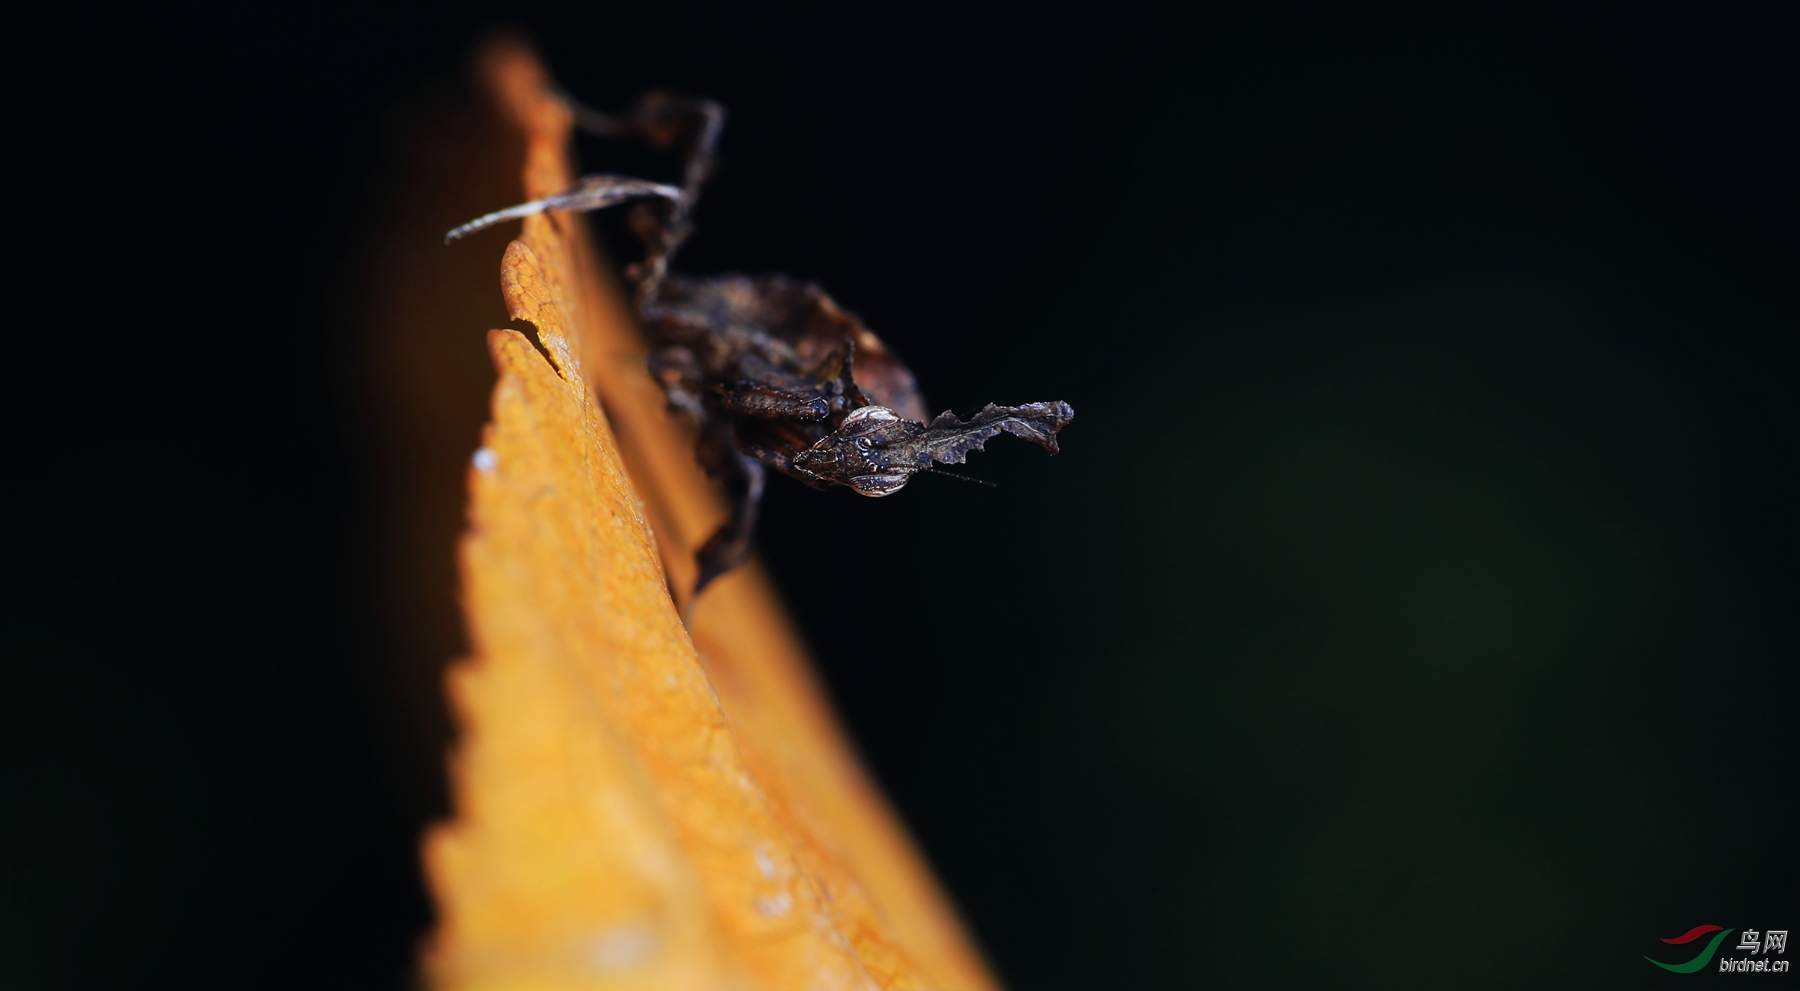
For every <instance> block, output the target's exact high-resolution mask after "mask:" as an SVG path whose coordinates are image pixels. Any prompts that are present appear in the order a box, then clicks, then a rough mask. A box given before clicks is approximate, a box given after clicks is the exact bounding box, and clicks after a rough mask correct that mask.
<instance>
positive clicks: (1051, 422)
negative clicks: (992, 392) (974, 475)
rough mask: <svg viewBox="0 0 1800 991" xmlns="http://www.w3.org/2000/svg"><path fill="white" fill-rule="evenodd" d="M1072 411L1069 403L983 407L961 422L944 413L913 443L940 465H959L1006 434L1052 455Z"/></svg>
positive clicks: (1071, 418) (954, 415) (1072, 415)
mask: <svg viewBox="0 0 1800 991" xmlns="http://www.w3.org/2000/svg"><path fill="white" fill-rule="evenodd" d="M1074 418H1075V411H1074V410H1073V409H1070V408H1069V404H1068V403H1064V402H1054V403H1026V404H1025V405H1023V406H995V405H994V404H993V403H989V404H987V406H985V407H983V408H982V410H981V412H979V413H976V414H975V416H974V418H972V419H970V420H968V421H966V422H965V421H964V420H962V419H961V418H960V417H958V416H957V415H956V414H955V413H951V412H943V413H939V414H938V415H937V418H936V419H934V420H932V421H931V423H929V424H927V425H926V427H925V432H924V433H923V434H921V435H919V437H918V439H917V440H916V441H915V443H916V444H917V445H918V449H919V450H920V451H922V452H923V453H925V454H928V455H930V457H931V460H933V461H936V462H938V463H940V464H947V465H959V464H962V463H963V461H964V460H965V459H967V458H968V456H969V452H970V451H979V450H981V449H982V445H983V444H985V443H987V442H988V441H989V440H991V439H993V438H994V437H996V436H998V435H1000V434H1002V433H1008V434H1012V435H1013V436H1015V437H1023V438H1024V439H1026V440H1028V441H1031V442H1032V443H1033V444H1036V445H1038V446H1039V447H1042V448H1043V449H1044V450H1046V451H1049V452H1050V453H1051V454H1055V453H1056V452H1057V450H1058V448H1057V446H1056V433H1057V431H1059V430H1061V429H1062V428H1064V427H1066V426H1068V425H1069V421H1070V420H1073V419H1074Z"/></svg>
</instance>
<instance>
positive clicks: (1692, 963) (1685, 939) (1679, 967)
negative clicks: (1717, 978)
mask: <svg viewBox="0 0 1800 991" xmlns="http://www.w3.org/2000/svg"><path fill="white" fill-rule="evenodd" d="M1736 931H1737V930H1735V929H1721V928H1719V927H1718V926H1695V927H1694V928H1692V929H1689V930H1688V931H1687V932H1684V933H1682V934H1681V935H1679V936H1676V937H1675V938H1673V939H1665V940H1663V942H1665V943H1671V944H1674V945H1676V946H1680V945H1681V944H1683V943H1692V942H1693V941H1694V940H1696V939H1699V938H1700V937H1702V936H1704V935H1706V934H1707V933H1717V934H1718V935H1716V936H1714V937H1713V938H1712V939H1711V940H1709V941H1707V944H1706V948H1705V949H1703V950H1701V951H1700V952H1699V953H1697V954H1695V955H1694V959H1692V960H1689V961H1688V962H1687V963H1663V962H1662V961H1661V960H1650V958H1649V957H1645V958H1644V959H1645V960H1650V962H1651V963H1653V964H1655V965H1657V966H1658V967H1661V968H1662V969H1664V970H1672V971H1674V972H1675V973H1677V974H1692V973H1693V972H1694V971H1697V970H1699V969H1700V968H1702V967H1704V966H1706V965H1707V964H1709V963H1712V958H1713V954H1715V953H1717V952H1719V944H1720V943H1723V942H1724V941H1725V937H1727V936H1729V935H1731V934H1732V933H1734V932H1736Z"/></svg>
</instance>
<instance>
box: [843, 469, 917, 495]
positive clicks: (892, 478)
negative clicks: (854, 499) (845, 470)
mask: <svg viewBox="0 0 1800 991" xmlns="http://www.w3.org/2000/svg"><path fill="white" fill-rule="evenodd" d="M910 477H911V476H909V475H906V474H892V475H857V476H856V477H855V478H852V479H850V487H851V488H853V489H855V490H856V491H857V492H858V493H859V494H861V495H866V496H868V497H870V498H871V499H879V498H881V497H882V496H888V495H893V494H894V493H896V492H898V491H900V490H901V489H903V488H905V487H906V480H907V479H908V478H910Z"/></svg>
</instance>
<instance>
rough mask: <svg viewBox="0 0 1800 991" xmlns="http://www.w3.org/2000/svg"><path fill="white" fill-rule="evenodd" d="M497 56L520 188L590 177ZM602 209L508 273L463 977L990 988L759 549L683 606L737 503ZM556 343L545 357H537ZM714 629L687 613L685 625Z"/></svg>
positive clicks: (454, 935) (538, 93) (520, 255)
mask: <svg viewBox="0 0 1800 991" xmlns="http://www.w3.org/2000/svg"><path fill="white" fill-rule="evenodd" d="M479 71H480V73H481V76H482V78H483V79H484V81H485V82H486V84H487V85H488V87H489V89H490V91H491V93H492V95H493V97H494V99H495V101H496V103H497V105H498V106H499V108H500V110H501V112H502V114H503V116H505V117H506V118H507V119H508V120H509V121H511V122H512V123H513V124H514V126H516V128H517V129H518V131H519V133H521V134H522V135H523V136H524V137H525V149H526V159H525V163H524V169H523V177H524V183H523V187H524V188H523V190H522V194H523V195H522V197H521V198H522V199H531V198H536V197H539V196H543V195H545V194H548V193H552V192H555V191H558V190H560V189H562V188H564V187H566V186H567V185H568V184H569V182H570V180H571V179H572V173H571V170H570V168H569V164H568V159H567V156H566V151H565V149H566V147H567V144H568V139H569V113H568V110H567V108H566V106H564V105H563V104H562V103H561V102H560V100H558V99H557V98H556V97H555V96H554V91H553V89H552V87H551V86H550V83H549V80H548V77H547V76H546V74H545V73H544V71H543V69H542V68H541V66H540V65H539V64H538V63H537V62H536V60H535V59H534V57H533V56H532V55H531V53H530V52H529V51H527V50H526V49H524V48H523V47H522V46H520V45H518V44H516V43H501V44H496V45H493V46H490V47H489V48H488V49H487V50H486V51H485V52H484V53H483V55H482V57H481V60H480V62H479ZM601 272H602V269H601V267H600V266H599V265H598V264H597V256H596V252H595V251H594V249H593V248H592V246H591V243H590V242H589V240H588V238H587V236H586V233H585V228H584V226H583V225H582V223H581V221H580V218H578V217H573V216H569V215H551V216H540V217H532V218H529V219H527V220H526V221H525V223H524V230H523V234H522V236H521V237H520V239H519V240H517V241H514V242H513V243H512V244H511V245H509V246H508V248H507V250H506V254H505V258H504V260H503V262H502V266H501V286H502V293H503V295H504V298H505V300H506V304H507V308H508V311H509V312H510V313H511V314H512V315H513V316H514V317H515V318H517V319H520V320H525V321H529V322H530V323H531V324H532V325H533V326H534V327H535V329H536V334H537V343H536V344H535V345H534V344H533V342H532V341H531V340H529V339H528V338H526V337H525V336H524V335H523V334H520V333H518V332H516V331H511V330H494V331H490V332H489V335H488V346H489V350H490V352H491V355H492V358H493V362H494V367H495V369H496V371H497V372H498V381H497V383H496V384H495V386H494V391H493V396H492V414H491V415H492V420H491V422H490V423H489V424H488V425H487V427H486V428H485V430H484V433H483V438H482V448H481V450H480V451H479V452H478V453H477V455H476V457H475V460H474V465H473V467H472V468H471V469H470V470H469V490H470V496H469V506H468V529H467V532H466V533H465V535H464V537H463V540H462V544H461V551H460V571H461V581H462V598H463V607H464V611H465V620H466V623H467V627H468V632H469V638H470V644H471V648H472V656H471V657H469V658H468V659H466V660H464V661H462V662H460V663H459V664H458V665H456V666H455V667H454V668H453V669H452V670H451V672H450V675H449V690H450V694H451V699H452V702H453V705H454V708H455V711H456V714H457V719H458V725H459V727H460V734H459V741H458V745H457V749H456V753H455V756H454V758H453V761H452V782H451V786H452V794H453V800H454V808H455V815H454V818H453V819H452V820H451V821H450V822H447V823H444V824H441V825H439V826H438V827H436V828H434V829H433V830H432V832H431V833H430V835H429V836H428V837H427V840H426V844H425V862H426V869H427V874H428V877H429V881H430V884H431V887H432V890H433V893H434V896H435V899H436V902H437V906H438V916H439V923H438V928H437V930H436V932H435V933H434V934H433V935H432V937H431V939H430V941H429V944H428V946H427V948H426V957H425V967H426V971H427V974H428V976H429V979H430V980H431V981H432V983H433V984H434V985H435V986H437V987H440V988H446V989H450V988H455V989H465V988H466V989H476V988H521V989H522V988H541V989H561V988H575V987H583V988H589V987H596V988H696V989H698V988H707V989H719V988H770V989H774V988H794V989H800V988H808V989H812V988H820V989H835V988H884V989H901V988H921V989H938V991H952V989H980V988H993V987H995V983H994V981H993V979H992V977H991V976H990V975H989V974H988V973H987V971H986V969H985V967H984V965H983V963H982V962H981V959H980V957H979V955H978V953H977V952H976V951H975V950H974V948H973V946H972V945H971V944H970V942H969V940H968V939H967V937H966V936H965V935H964V934H963V932H962V930H961V928H960V926H959V925H958V923H957V921H956V919H955V917H954V913H953V912H952V910H951V909H950V907H949V905H948V903H947V902H946V901H945V899H944V898H943V896H942V894H941V892H940V891H939V890H938V889H937V886H936V884H935V882H934V881H933V880H932V878H931V876H930V873H929V871H928V869H927V868H926V867H925V866H924V864H923V861H922V860H921V859H920V858H919V857H918V855H917V853H916V852H915V851H914V849H913V848H912V846H911V844H910V842H909V841H908V840H907V838H906V836H905V834H904V832H903V831H902V830H901V829H900V827H899V826H898V824H897V823H896V822H895V820H894V818H893V816H892V815H891V813H890V812H889V811H888V810H887V808H886V807H885V805H884V803H883V802H882V800H881V798H880V796H879V794H878V793H877V791H876V790H875V789H874V787H873V785H872V784H871V783H870V782H869V780H868V779H867V777H866V775H865V774H864V772H863V771H862V769H861V768H860V767H859V766H858V764H857V762H856V760H855V758H854V756H853V755H852V753H851V751H850V749H849V746H848V743H847V741H846V738H845V737H844V735H843V734H842V732H841V730H840V729H839V727H838V726H837V724H836V722H835V720H834V718H833V717H832V715H831V713H830V710H829V708H828V706H827V705H826V703H825V702H824V699H823V695H822V693H821V692H820V690H819V688H818V686H817V684H816V682H815V680H814V678H813V675H812V674H811V671H810V668H809V666H808V663H807V661H806V659H805V656H804V653H803V651H802V649H801V647H800V644H799V640H798V638H797V636H796V635H795V633H794V631H793V630H792V629H791V627H790V626H789V625H788V623H787V620H786V619H785V617H784V616H783V614H782V612H781V610H780V607H779V603H778V601H777V599H776V597H775V595H774V594H773V592H772V591H771V589H770V588H769V586H768V584H767V581H766V578H765V577H764V576H763V574H762V573H761V571H760V570H759V569H757V568H756V567H754V566H751V567H747V568H744V569H740V570H739V571H737V572H734V573H732V574H730V575H728V576H726V577H725V578H723V579H721V580H720V581H719V582H717V583H716V584H715V585H714V586H713V587H712V588H710V589H709V590H708V591H707V593H706V595H705V597H703V598H702V599H701V600H700V601H699V602H698V603H696V604H694V606H693V608H692V609H691V610H690V611H691V613H692V616H691V627H690V626H688V625H684V624H683V622H682V617H681V615H680V614H679V613H678V612H677V609H676V606H675V603H674V602H673V601H672V600H671V597H670V595H669V588H670V581H668V580H666V579H665V576H664V573H663V566H664V563H665V562H666V563H667V566H668V567H669V568H670V569H671V571H672V572H673V575H672V576H671V577H672V578H673V584H674V587H676V588H686V587H690V586H691V583H692V579H693V575H692V570H691V569H692V561H693V550H694V548H695V547H696V546H697V545H698V543H699V542H700V541H701V540H702V539H704V537H705V535H706V534H707V533H709V532H710V531H711V529H712V527H713V526H715V525H716V524H717V523H718V521H719V520H720V519H721V518H722V517H723V509H722V507H721V506H720V504H719V502H718V500H717V498H716V496H715V495H714V493H713V492H712V490H711V488H710V487H709V486H708V485H707V483H706V480H705V479H704V477H703V476H702V475H701V473H700V471H699V469H698V467H697V466H696V465H695V463H694V459H693V455H692V448H691V444H690V443H689V442H688V440H687V439H686V438H684V436H683V435H682V432H681V430H680V429H679V427H678V425H677V424H675V423H674V422H673V421H672V420H671V419H670V418H669V417H668V415H667V414H666V413H665V412H664V409H663V399H662V396H661V393H660V391H659V390H658V389H657V388H656V387H655V385H654V384H653V383H652V382H651V381H650V380H649V378H648V376H647V375H645V374H644V371H643V368H644V365H643V361H642V357H643V354H644V352H645V344H644V341H643V340H642V338H641V336H640V335H639V333H638V331H637V330H636V328H635V327H634V326H633V325H632V323H631V321H630V319H629V316H628V313H627V310H626V308H625V306H624V305H623V303H622V300H621V297H620V295H619V293H618V291H617V289H616V287H615V286H614V285H613V284H612V283H611V282H610V281H608V280H607V279H605V278H604V277H603V276H602V274H601ZM539 346H541V348H542V350H541V351H540V350H539ZM690 629H691V634H690Z"/></svg>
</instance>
